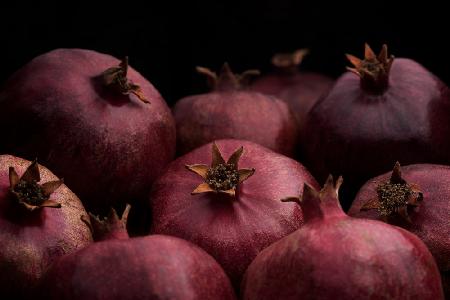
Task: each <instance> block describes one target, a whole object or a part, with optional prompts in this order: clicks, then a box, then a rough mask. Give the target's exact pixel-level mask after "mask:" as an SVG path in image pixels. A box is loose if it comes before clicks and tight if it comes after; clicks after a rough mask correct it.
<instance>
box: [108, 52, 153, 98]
mask: <svg viewBox="0 0 450 300" xmlns="http://www.w3.org/2000/svg"><path fill="white" fill-rule="evenodd" d="M127 73H128V56H126V57H125V58H124V59H123V60H122V62H121V63H120V64H119V65H118V66H114V67H111V68H109V69H107V70H106V71H104V72H103V73H102V77H103V83H104V84H105V85H106V86H109V87H112V88H114V89H115V90H117V91H118V92H119V93H121V94H122V95H129V94H133V95H136V97H138V98H139V100H141V101H142V102H144V103H150V102H149V101H148V100H147V98H146V97H145V96H144V93H143V92H142V89H141V87H140V86H139V85H137V84H134V83H133V82H131V81H130V80H128V78H127Z"/></svg>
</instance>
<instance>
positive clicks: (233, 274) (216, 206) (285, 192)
mask: <svg viewBox="0 0 450 300" xmlns="http://www.w3.org/2000/svg"><path fill="white" fill-rule="evenodd" d="M216 144H217V145H218V147H219V149H220V151H221V152H222V155H223V157H224V159H228V157H229V156H230V155H231V154H232V153H233V152H234V151H235V150H236V149H237V148H239V147H240V146H243V147H244V154H243V155H242V157H241V160H240V161H239V168H255V169H256V171H255V174H254V175H253V176H252V177H250V178H249V179H248V180H246V181H245V182H243V183H242V184H241V185H240V187H239V190H238V198H237V199H236V200H233V199H232V198H230V197H228V196H225V195H222V194H214V193H204V194H199V195H195V196H193V195H191V194H190V193H191V192H192V191H193V190H194V189H195V187H196V186H198V185H199V184H200V183H201V182H202V181H203V179H202V178H201V177H199V176H198V175H196V174H193V173H191V172H188V171H186V169H185V165H186V164H197V163H199V164H207V165H209V163H210V161H211V144H208V145H204V146H202V147H200V148H197V149H195V150H194V151H192V152H190V153H188V154H186V155H184V156H182V157H180V158H178V159H177V160H175V161H174V162H172V163H171V164H170V165H169V167H168V169H167V170H166V172H165V173H164V174H163V175H162V176H161V177H160V178H159V179H158V180H157V181H156V182H155V184H154V185H153V189H152V193H151V196H150V204H151V210H152V231H153V232H154V233H160V234H168V235H173V236H177V237H180V238H183V239H186V240H188V241H191V242H193V243H194V244H197V245H199V246H200V247H202V248H203V249H204V250H206V251H207V252H208V253H209V254H211V255H212V256H213V257H214V258H215V259H216V260H217V261H218V262H219V264H220V265H221V266H222V267H223V268H224V270H225V272H226V273H227V274H228V276H229V277H230V279H231V282H232V283H233V285H234V286H235V287H236V288H238V287H239V284H240V281H241V277H242V275H243V273H244V271H245V269H246V268H247V266H248V265H249V264H250V262H251V261H252V260H253V258H255V257H256V255H257V254H258V253H259V252H260V251H261V250H262V249H264V248H265V247H267V246H269V245H270V244H272V243H273V242H275V241H276V240H278V239H280V238H282V237H284V236H285V235H287V234H289V233H291V232H293V231H294V230H296V229H298V228H299V227H300V226H301V225H302V213H301V209H300V208H299V207H298V206H297V205H295V204H293V203H282V202H281V201H280V199H282V198H285V197H288V196H295V195H298V194H299V193H301V191H302V186H303V183H305V182H307V183H308V184H310V185H312V186H318V184H317V183H316V181H315V179H314V178H313V177H312V176H311V175H310V174H309V172H308V171H307V170H306V169H305V168H304V167H303V166H302V165H301V164H300V163H298V162H296V161H294V160H292V159H290V158H287V157H285V156H283V155H280V154H277V153H275V152H272V151H270V150H268V149H267V148H264V147H262V146H260V145H257V144H255V143H252V142H248V141H242V140H219V141H216Z"/></svg>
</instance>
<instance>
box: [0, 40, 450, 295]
mask: <svg viewBox="0 0 450 300" xmlns="http://www.w3.org/2000/svg"><path fill="white" fill-rule="evenodd" d="M307 52H308V51H307V50H297V51H295V52H293V53H281V54H276V55H275V56H274V57H273V59H272V63H273V65H274V66H275V67H276V68H277V71H276V72H273V73H269V74H267V75H263V76H261V77H260V78H259V79H255V80H252V78H253V77H254V75H257V74H259V71H256V70H249V71H246V72H244V73H242V74H236V73H233V72H232V71H231V69H230V67H229V65H228V64H227V63H225V64H224V65H223V67H222V69H221V71H220V72H219V73H217V74H216V73H215V72H213V71H211V70H209V69H207V68H203V67H197V71H198V72H199V73H200V74H202V75H205V76H206V78H207V80H208V83H209V85H210V87H211V92H209V93H205V94H201V95H193V96H187V97H185V98H182V99H181V100H179V101H178V102H177V103H176V104H175V105H174V107H173V108H172V110H170V109H169V107H168V105H167V103H166V102H165V100H164V99H163V97H162V96H161V95H160V94H159V92H158V91H157V89H156V88H155V87H154V86H153V85H152V84H151V83H150V82H149V81H148V80H147V79H146V78H144V77H143V76H142V75H141V74H140V73H138V72H137V71H136V70H134V69H133V68H132V67H131V66H130V65H129V61H128V58H127V57H125V58H123V59H121V60H119V59H117V58H114V57H112V56H110V55H107V54H102V53H99V52H96V51H92V50H83V49H56V50H53V51H50V52H48V53H45V54H42V55H40V56H38V57H36V58H35V59H33V60H32V61H30V62H29V63H28V64H26V65H25V66H24V67H22V68H21V69H20V70H18V71H17V72H16V73H14V74H13V75H12V76H11V77H10V79H9V80H7V81H6V82H5V83H4V85H3V86H2V88H1V89H0V136H1V137H2V141H1V142H0V298H2V299H3V298H5V299H25V300H28V299H38V298H39V299H41V298H42V299H112V300H114V299H192V300H202V299H229V300H234V299H237V298H239V297H240V299H249V300H250V299H288V300H289V299H396V300H400V299H426V300H427V299H430V300H441V299H444V297H445V296H447V297H450V154H449V153H450V139H449V137H450V90H449V88H448V87H447V85H446V84H444V83H443V82H442V81H441V80H439V79H438V78H437V77H436V76H435V75H433V74H432V73H431V72H429V71H428V70H426V69H425V68H424V67H423V66H421V65H420V64H419V63H418V62H415V61H414V60H412V59H406V58H394V57H393V56H392V55H390V54H388V49H387V46H386V45H383V46H382V48H381V51H380V52H379V54H378V55H376V54H375V53H374V51H372V49H371V48H370V47H369V45H367V44H366V45H365V51H364V58H363V59H359V58H357V57H355V56H353V55H347V58H348V60H349V61H350V63H351V64H352V67H348V68H347V69H348V72H346V73H344V74H343V75H342V76H341V77H339V78H338V79H337V80H336V81H334V80H333V79H331V78H329V77H327V76H325V75H322V74H317V73H313V72H304V71H299V70H298V66H299V64H300V63H301V61H302V60H303V58H304V56H305V55H306V53H307ZM297 146H299V147H297ZM176 155H178V156H177V157H176ZM20 157H23V158H20ZM294 158H300V159H297V160H295V159H294ZM398 161H401V162H402V163H403V164H405V166H404V167H401V166H400V164H399V163H398ZM38 162H39V163H42V164H43V165H45V166H47V167H48V168H49V169H50V170H52V171H53V172H55V173H52V172H51V171H50V170H49V169H47V168H46V167H44V166H43V165H40V164H38ZM396 162H397V163H396ZM392 166H394V169H393V170H392V171H389V170H390V169H392ZM386 172H387V173H386ZM330 174H331V175H330ZM379 174H382V175H379ZM333 175H337V176H338V177H337V176H336V177H334V178H338V179H337V180H336V181H335V180H334V179H333ZM341 175H342V177H341ZM343 178H344V179H345V183H344V184H343ZM371 178H372V179H371ZM321 183H324V185H323V188H322V189H320V184H321ZM364 183H365V184H364ZM342 184H343V185H342ZM341 185H342V189H341ZM358 190H359V192H358V193H357V191H358ZM356 193H357V194H356ZM355 195H356V198H355ZM128 203H131V204H132V207H133V209H131V210H130V205H129V204H128ZM85 207H86V209H87V210H88V211H89V212H90V213H89V214H88V213H87V212H86V210H85ZM348 207H350V209H349V210H348V214H347V213H345V211H347V208H348ZM118 212H119V214H118ZM108 213H109V215H108V216H107V217H106V218H103V217H100V216H105V215H107V214H108ZM129 214H130V215H129ZM119 215H120V216H121V217H119ZM128 224H129V226H127V225H128ZM127 227H128V228H127Z"/></svg>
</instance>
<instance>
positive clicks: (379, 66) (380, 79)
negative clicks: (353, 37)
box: [346, 43, 394, 93]
mask: <svg viewBox="0 0 450 300" xmlns="http://www.w3.org/2000/svg"><path fill="white" fill-rule="evenodd" d="M346 56H347V59H348V60H349V61H350V63H351V64H352V65H353V67H347V70H348V71H350V72H352V73H355V74H356V75H358V76H359V77H360V78H361V85H362V87H363V89H364V90H366V91H368V92H371V93H382V92H384V90H385V89H386V88H387V87H388V85H389V72H390V70H391V67H392V63H393V62H394V56H393V55H390V56H388V48H387V45H386V44H384V45H383V46H382V47H381V51H380V54H378V56H376V55H375V53H374V52H373V50H372V48H370V46H369V44H367V43H366V44H365V50H364V59H359V58H357V57H356V56H353V55H351V54H346Z"/></svg>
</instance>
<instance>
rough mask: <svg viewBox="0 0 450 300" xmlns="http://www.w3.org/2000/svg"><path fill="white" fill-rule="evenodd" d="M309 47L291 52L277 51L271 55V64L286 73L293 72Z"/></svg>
mask: <svg viewBox="0 0 450 300" xmlns="http://www.w3.org/2000/svg"><path fill="white" fill-rule="evenodd" d="M308 53H309V49H298V50H295V51H294V52H291V53H277V54H275V55H274V56H273V57H272V65H274V66H275V67H276V68H278V69H281V70H283V71H286V72H288V73H295V72H296V71H297V67H298V66H299V65H300V64H301V63H302V61H303V59H304V58H305V56H306V55H307V54H308Z"/></svg>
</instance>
